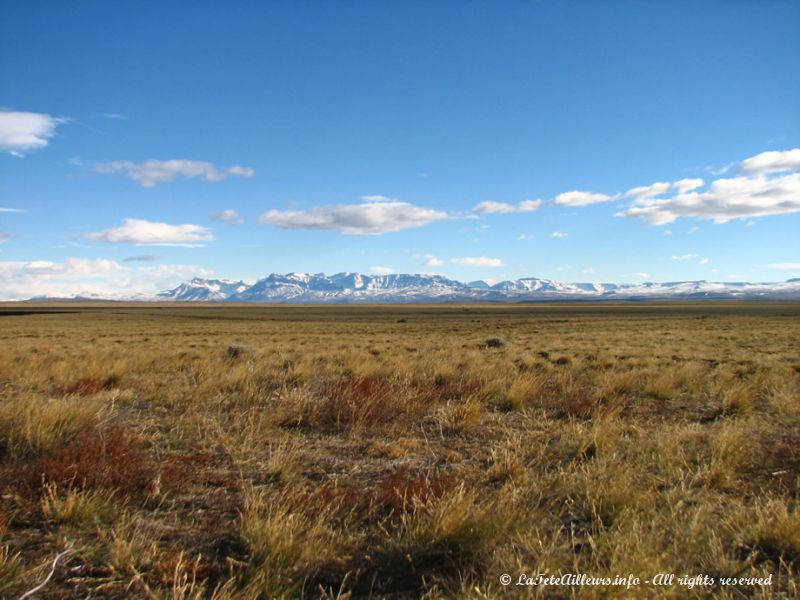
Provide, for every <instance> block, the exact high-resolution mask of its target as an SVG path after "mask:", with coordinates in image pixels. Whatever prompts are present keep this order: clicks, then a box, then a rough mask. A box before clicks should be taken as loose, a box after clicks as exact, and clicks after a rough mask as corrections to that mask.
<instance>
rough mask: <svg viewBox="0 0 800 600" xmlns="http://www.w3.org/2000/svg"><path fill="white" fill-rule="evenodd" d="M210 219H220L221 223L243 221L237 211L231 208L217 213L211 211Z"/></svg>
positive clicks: (239, 222) (238, 222)
mask: <svg viewBox="0 0 800 600" xmlns="http://www.w3.org/2000/svg"><path fill="white" fill-rule="evenodd" d="M211 220H212V221H221V222H223V223H236V224H237V225H240V224H241V223H244V219H243V218H242V216H241V215H240V214H239V212H238V211H235V210H233V209H232V208H228V209H226V210H223V211H221V212H218V213H211Z"/></svg>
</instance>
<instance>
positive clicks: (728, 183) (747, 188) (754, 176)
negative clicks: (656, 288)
mask: <svg viewBox="0 0 800 600" xmlns="http://www.w3.org/2000/svg"><path fill="white" fill-rule="evenodd" d="M739 171H740V172H741V173H742V175H739V176H736V177H729V178H723V179H716V180H714V181H712V182H711V183H710V184H709V186H708V188H707V189H706V190H705V191H698V188H700V187H701V186H702V185H703V184H704V182H703V181H702V180H700V179H683V180H681V181H677V182H675V183H673V184H664V183H663V182H659V183H655V184H652V185H650V186H643V187H641V188H634V189H633V190H630V191H629V192H628V193H627V194H626V195H628V196H633V197H635V200H634V202H633V204H632V205H631V206H630V207H629V208H627V209H625V210H622V211H620V212H618V213H617V216H621V217H632V218H638V219H641V220H643V221H645V222H647V223H649V224H650V225H665V224H667V223H672V222H674V221H675V220H677V219H678V218H680V217H696V218H699V219H708V220H712V221H714V222H715V223H725V222H727V221H730V220H733V219H744V218H750V217H763V216H768V215H779V214H786V213H793V212H798V211H800V173H798V172H793V171H800V149H798V148H795V149H793V150H787V151H786V152H764V153H761V154H758V155H757V156H754V157H752V158H748V159H745V160H744V161H742V162H741V163H740V165H739ZM776 174H777V175H776ZM665 186H667V187H665ZM669 191H673V192H674V193H673V194H672V195H666V194H667V192H669Z"/></svg>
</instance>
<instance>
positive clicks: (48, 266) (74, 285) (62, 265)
mask: <svg viewBox="0 0 800 600" xmlns="http://www.w3.org/2000/svg"><path fill="white" fill-rule="evenodd" d="M212 274H213V272H212V271H209V270H208V269H204V268H202V267H198V266H195V265H182V264H172V265H159V266H142V267H126V266H123V265H121V264H120V263H118V262H116V261H113V260H108V259H104V258H97V259H88V258H67V259H65V260H63V261H61V262H54V261H48V260H35V261H27V262H26V261H0V300H21V299H25V298H31V297H35V296H50V297H65V296H73V295H92V294H95V295H100V296H102V297H106V298H115V297H121V296H129V295H132V294H138V293H142V294H152V293H153V292H156V291H160V290H163V289H165V288H169V287H174V286H175V285H176V284H177V283H178V282H180V281H182V280H184V279H189V278H191V277H208V276H209V275H212Z"/></svg>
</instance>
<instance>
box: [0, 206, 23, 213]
mask: <svg viewBox="0 0 800 600" xmlns="http://www.w3.org/2000/svg"><path fill="white" fill-rule="evenodd" d="M23 212H25V210H24V209H22V208H3V207H2V206H0V213H23Z"/></svg>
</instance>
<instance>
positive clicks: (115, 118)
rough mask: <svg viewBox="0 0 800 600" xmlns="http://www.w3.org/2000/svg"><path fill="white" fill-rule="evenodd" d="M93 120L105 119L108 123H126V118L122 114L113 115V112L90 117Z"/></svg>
mask: <svg viewBox="0 0 800 600" xmlns="http://www.w3.org/2000/svg"><path fill="white" fill-rule="evenodd" d="M92 116H93V117H94V118H95V119H106V120H108V121H127V120H128V117H126V116H125V115H123V114H122V113H115V112H104V113H97V114H96V115H92Z"/></svg>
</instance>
